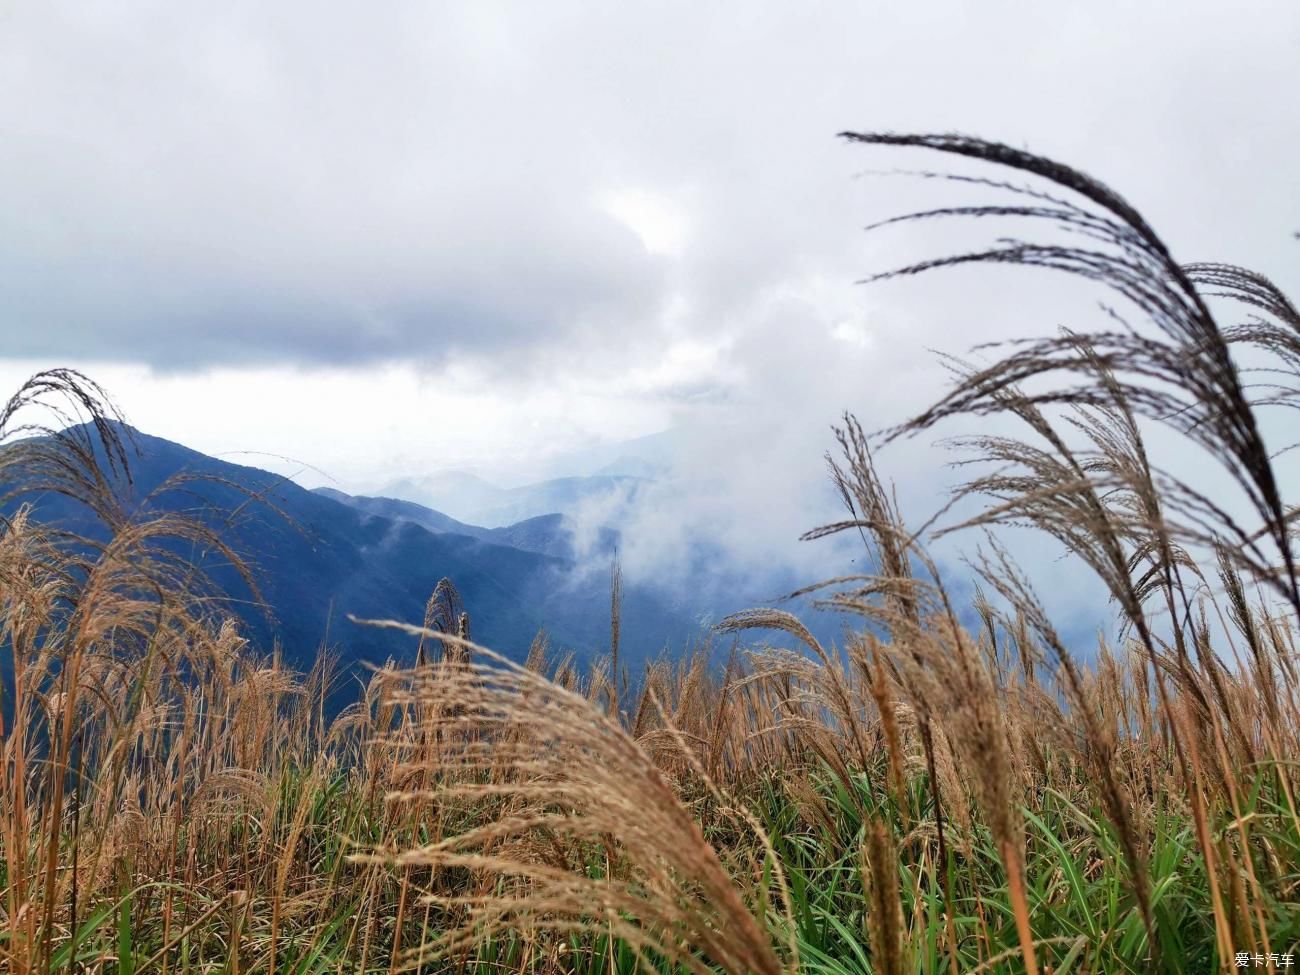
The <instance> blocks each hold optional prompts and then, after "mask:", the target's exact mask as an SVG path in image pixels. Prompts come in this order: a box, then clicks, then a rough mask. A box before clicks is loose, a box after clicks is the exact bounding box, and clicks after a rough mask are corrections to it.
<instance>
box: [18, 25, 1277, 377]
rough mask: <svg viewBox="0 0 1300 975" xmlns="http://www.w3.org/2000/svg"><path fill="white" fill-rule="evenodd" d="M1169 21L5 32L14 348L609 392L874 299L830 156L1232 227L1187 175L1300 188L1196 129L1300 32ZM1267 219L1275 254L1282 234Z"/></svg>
mask: <svg viewBox="0 0 1300 975" xmlns="http://www.w3.org/2000/svg"><path fill="white" fill-rule="evenodd" d="M1184 14H1185V15H1184V16H1182V17H1180V18H1179V19H1178V21H1177V22H1171V21H1170V20H1169V19H1168V18H1164V17H1157V16H1155V15H1153V14H1152V13H1149V12H1148V13H1142V12H1140V11H1132V10H1128V9H1127V8H1126V7H1119V6H1117V7H1115V8H1114V9H1112V10H1110V11H1109V13H1107V12H1105V11H1103V10H1102V9H1101V8H1093V7H1090V8H1089V10H1088V12H1087V15H1086V16H1084V15H1083V14H1081V13H1077V14H1069V13H1063V12H1061V11H1053V12H1051V13H1050V14H1049V13H1048V12H1047V11H1039V10H1034V9H1026V8H1025V7H1024V6H1023V5H1019V4H992V5H981V6H980V8H979V9H978V10H974V9H972V8H969V7H968V6H967V5H964V4H956V3H938V4H933V5H927V6H925V7H920V8H918V7H916V6H913V5H909V6H908V7H906V8H905V9H904V8H902V7H898V6H895V5H889V6H886V5H834V4H832V5H826V6H824V7H819V8H818V12H817V15H816V16H811V15H808V13H807V12H806V11H794V10H789V11H784V12H783V11H779V10H765V11H761V12H760V11H755V10H753V9H752V7H750V6H743V5H742V6H735V7H728V6H727V5H716V6H715V5H709V6H708V7H706V8H700V7H699V6H698V5H686V4H669V5H654V6H653V7H645V8H633V7H627V6H620V7H619V8H618V9H617V10H614V9H609V10H603V11H596V10H592V9H591V8H590V7H589V6H586V5H581V4H563V3H562V4H560V5H558V6H550V5H548V7H547V8H546V9H542V8H539V7H534V6H531V5H522V4H520V5H501V4H490V3H488V4H464V5H455V4H451V5H441V4H440V5H434V6H429V5H427V4H417V3H402V2H397V3H393V4H384V5H383V6H382V7H381V8H376V7H374V6H373V5H362V4H350V3H336V4H316V3H287V4H282V5H277V6H276V8H275V9H274V10H270V9H268V8H267V7H266V6H265V5H263V4H255V3H234V4H223V5H220V6H219V7H188V6H186V7H177V6H175V5H170V4H163V3H148V2H142V3H136V4H127V5H116V4H103V5H97V4H61V3H53V4H39V5H38V4H31V5H22V6H20V7H17V8H13V9H11V10H10V11H9V12H8V13H7V14H6V15H5V17H6V19H5V24H4V30H3V31H2V32H0V65H2V66H3V67H0V127H2V128H3V131H4V132H5V134H6V137H5V149H4V151H3V152H0V224H2V225H3V226H4V227H5V232H4V234H3V235H2V236H0V322H3V323H4V325H3V328H4V330H5V339H6V350H7V352H8V354H9V355H14V356H61V357H68V356H76V357H78V358H83V359H84V358H97V359H114V360H120V361H130V362H145V363H149V364H150V365H153V366H156V367H159V368H187V369H197V368H205V367H210V366H212V365H215V364H224V365H250V364H297V365H313V364H316V365H322V364H323V365H338V364H346V365H357V364H360V363H366V362H384V361H393V360H404V361H418V362H424V363H439V364H441V363H446V362H447V361H449V360H452V359H455V358H458V357H461V358H471V359H480V360H483V361H486V362H491V363H495V364H497V365H499V366H500V367H501V369H502V370H503V371H507V372H511V373H518V372H519V371H520V370H524V371H528V372H530V373H537V372H544V371H546V370H547V369H551V368H554V365H555V363H556V362H557V361H562V360H563V359H564V358H565V357H569V358H570V359H572V357H575V356H582V357H583V358H584V359H586V360H589V361H592V362H593V363H594V364H596V365H598V366H601V367H609V366H611V365H614V366H617V365H619V364H622V363H625V362H626V360H627V358H628V357H636V356H646V355H652V354H654V351H655V350H657V349H658V348H659V347H661V346H662V345H663V344H664V343H666V342H669V341H671V340H672V339H673V338H675V337H678V336H679V335H680V334H681V333H682V332H690V333H691V334H693V335H696V336H698V335H699V334H701V333H710V332H715V331H716V330H718V329H720V328H726V327H728V323H730V324H733V325H734V319H735V315H736V311H737V308H738V305H740V304H742V303H744V302H745V301H747V300H748V296H750V295H751V294H752V293H753V292H754V291H755V290H757V289H759V288H763V287H766V286H768V285H770V284H771V283H772V282H773V281H780V280H783V279H784V280H789V279H792V278H797V277H799V276H801V275H802V274H803V273H804V271H806V269H807V268H809V267H817V268H820V269H821V270H822V271H823V272H824V273H826V274H828V275H831V276H833V277H834V279H835V280H837V281H839V282H840V283H841V284H843V283H845V282H847V281H849V280H851V279H852V277H853V275H854V274H856V273H858V272H860V271H862V270H864V269H865V268H864V266H863V264H862V263H861V261H860V258H861V257H862V256H863V250H862V247H861V245H860V243H858V242H856V241H855V236H856V228H857V226H858V225H860V223H862V222H864V221H865V220H866V219H867V218H869V217H871V216H875V215H876V210H875V208H874V206H868V205H866V204H868V203H872V204H877V205H878V204H880V203H882V202H887V200H888V198H889V195H891V194H893V193H894V192H896V191H894V190H885V191H883V192H882V191H881V190H880V189H879V188H878V187H865V183H858V184H853V183H851V182H850V180H849V176H850V174H851V173H852V172H853V171H854V170H855V169H857V168H860V167H862V166H865V165H871V164H874V163H875V162H876V160H868V159H867V158H866V157H865V156H864V155H862V154H860V153H857V152H854V151H849V150H847V149H846V148H845V147H843V146H840V145H837V144H836V143H835V140H834V139H833V133H834V132H836V131H837V130H839V129H842V128H845V127H853V126H868V127H875V128H881V127H886V128H887V127H906V128H923V129H934V128H940V129H942V128H950V127H960V128H963V129H976V130H980V131H984V132H988V133H989V134H992V135H996V136H1003V137H1006V138H1010V139H1012V140H1015V141H1022V140H1026V139H1032V141H1033V145H1034V146H1035V147H1036V148H1043V149H1048V150H1052V151H1057V152H1061V153H1062V154H1065V155H1068V156H1069V157H1070V158H1072V159H1076V160H1078V161H1079V162H1081V163H1083V164H1084V165H1087V166H1089V167H1094V166H1095V168H1096V169H1097V171H1099V172H1102V173H1104V174H1106V175H1107V176H1111V177H1130V176H1136V177H1137V178H1135V179H1134V180H1133V183H1129V184H1126V185H1134V184H1136V188H1137V189H1138V190H1141V191H1143V192H1144V193H1145V194H1146V199H1145V200H1144V201H1143V202H1151V203H1153V204H1154V205H1155V206H1156V208H1157V209H1160V208H1166V209H1171V210H1173V212H1174V215H1175V216H1176V218H1177V219H1176V222H1175V227H1174V229H1175V230H1180V229H1193V230H1196V231H1201V233H1202V234H1203V233H1204V231H1203V228H1202V227H1200V226H1197V224H1198V223H1200V221H1202V220H1204V221H1205V222H1206V223H1207V224H1208V225H1210V226H1227V227H1228V228H1229V230H1231V229H1232V228H1233V227H1234V223H1233V222H1232V221H1227V222H1225V221H1221V220H1219V219H1218V218H1219V217H1220V216H1221V215H1222V213H1223V210H1224V202H1225V201H1223V199H1222V197H1221V196H1220V194H1221V193H1223V192H1224V191H1225V190H1226V192H1227V194H1228V202H1229V205H1230V204H1231V203H1236V204H1243V203H1244V202H1246V201H1248V200H1249V199H1250V196H1249V194H1248V193H1247V191H1246V188H1245V187H1242V186H1241V185H1239V184H1236V183H1231V184H1230V185H1227V186H1224V185H1218V186H1215V187H1213V192H1211V191H1210V187H1205V186H1196V185H1194V184H1193V183H1191V181H1190V180H1191V178H1192V175H1193V174H1191V173H1187V172H1186V171H1187V169H1188V165H1187V162H1186V160H1187V159H1188V158H1189V157H1191V156H1192V154H1193V153H1195V154H1198V155H1199V156H1201V157H1202V158H1197V159H1196V160H1195V161H1194V163H1193V169H1194V172H1195V173H1199V174H1201V175H1204V174H1205V172H1206V171H1207V169H1209V168H1214V169H1217V170H1218V171H1219V172H1225V171H1227V170H1230V169H1237V170H1240V168H1241V167H1242V166H1243V165H1249V164H1250V163H1251V161H1252V160H1254V159H1259V158H1273V159H1277V160H1282V159H1286V158H1290V157H1291V156H1293V155H1294V152H1293V150H1294V149H1295V147H1296V132H1295V127H1294V125H1293V124H1290V123H1288V122H1287V121H1286V120H1285V119H1284V118H1279V117H1277V116H1276V115H1272V116H1270V123H1269V125H1268V127H1267V128H1264V129H1261V128H1259V127H1257V126H1254V125H1253V123H1251V122H1250V121H1249V119H1247V118H1244V117H1243V115H1242V112H1241V111H1239V110H1238V109H1237V108H1234V109H1233V111H1231V112H1217V113H1214V118H1215V123H1214V130H1215V131H1214V135H1213V137H1212V138H1211V137H1209V136H1208V134H1207V133H1208V130H1209V127H1208V126H1206V125H1205V124H1203V118H1204V116H1203V114H1202V113H1203V111H1204V110H1206V109H1208V108H1210V107H1212V106H1214V105H1216V104H1217V105H1220V106H1226V105H1227V104H1232V105H1234V106H1239V105H1241V104H1243V103H1245V101H1246V99H1247V98H1248V96H1249V95H1250V93H1253V92H1258V91H1263V90H1273V91H1283V90H1289V87H1292V86H1289V85H1288V84H1287V83H1286V82H1287V81H1288V80H1290V81H1294V80H1295V79H1294V69H1293V68H1292V67H1291V64H1292V60H1293V59H1290V58H1288V57H1286V56H1284V55H1286V54H1287V53H1288V52H1289V51H1290V50H1292V49H1293V43H1292V42H1293V41H1294V40H1295V38H1296V32H1297V21H1298V20H1300V18H1298V17H1297V16H1296V14H1295V11H1294V8H1293V7H1292V6H1290V5H1286V4H1283V3H1278V4H1275V5H1257V6H1255V7H1253V8H1249V9H1244V10H1242V11H1239V12H1237V13H1234V18H1233V23H1234V24H1241V25H1242V29H1246V26H1247V25H1255V26H1257V27H1260V28H1265V27H1267V29H1266V30H1264V29H1261V30H1259V31H1252V34H1251V44H1250V47H1249V50H1248V49H1247V48H1246V47H1244V46H1236V45H1230V46H1227V47H1226V48H1225V49H1222V50H1217V49H1216V50H1213V55H1214V56H1213V57H1208V58H1207V57H1203V56H1202V55H1205V54H1209V53H1211V50H1210V49H1212V48H1214V47H1215V46H1216V45H1218V44H1219V43H1220V41H1221V40H1222V33H1221V31H1220V30H1219V28H1218V26H1216V25H1218V24H1219V22H1220V21H1221V17H1220V16H1219V15H1218V11H1217V8H1213V7H1210V6H1206V7H1205V8H1204V11H1203V16H1200V17H1198V16H1197V14H1196V12H1195V10H1193V9H1191V8H1188V9H1187V10H1186V11H1184ZM975 39H979V40H978V41H977V42H975ZM1270 51H1273V53H1274V54H1276V55H1277V56H1275V57H1270V56H1269V52H1270ZM1247 58H1248V62H1249V68H1250V70H1249V72H1242V73H1241V74H1240V75H1236V74H1233V72H1234V71H1235V70H1236V67H1242V68H1244V67H1246V66H1247ZM1234 64H1235V65H1236V67H1228V66H1229V65H1234ZM1213 65H1223V67H1221V68H1215V67H1213ZM1234 92H1235V94H1234ZM1143 105H1146V106H1149V107H1148V108H1143V107H1142V106H1143ZM1247 114H1248V113H1247ZM1195 167H1200V168H1199V169H1196V168H1195ZM1139 174H1140V175H1139ZM1223 182H1224V183H1229V181H1228V180H1224V181H1223ZM1166 183H1169V184H1172V185H1171V186H1166V185H1165V184H1166ZM864 187H865V188H864ZM1175 187H1176V188H1177V189H1179V190H1181V192H1180V193H1176V192H1173V190H1174V189H1175ZM1280 199H1281V201H1282V206H1283V207H1285V206H1287V205H1290V206H1291V207H1292V210H1294V206H1295V204H1294V202H1291V203H1290V204H1288V203H1287V202H1286V200H1287V199H1288V198H1287V197H1282V198H1280ZM1189 200H1191V201H1195V203H1194V204H1190V206H1192V207H1193V209H1194V210H1196V211H1199V215H1197V214H1196V213H1189V212H1188V211H1187V209H1186V208H1187V207H1189V203H1188V201H1189ZM1257 209H1259V210H1260V211H1261V212H1260V214H1259V217H1258V218H1257V219H1255V220H1252V221H1251V223H1252V225H1253V229H1254V230H1256V231H1258V233H1257V234H1256V235H1255V236H1256V238H1257V239H1260V240H1264V241H1269V242H1270V244H1269V246H1273V244H1274V243H1275V242H1276V241H1277V240H1278V239H1279V238H1280V232H1281V231H1286V232H1290V231H1292V230H1294V226H1293V225H1294V224H1296V223H1297V222H1298V221H1297V220H1296V219H1295V214H1294V212H1292V213H1291V214H1289V215H1288V216H1289V217H1290V221H1289V222H1288V223H1287V224H1286V225H1285V227H1283V226H1281V225H1280V222H1279V221H1278V220H1275V219H1273V218H1272V217H1271V216H1270V214H1269V212H1268V208H1259V207H1257ZM1157 215H1159V214H1157ZM1211 220H1213V221H1214V222H1213V223H1210V221H1211ZM1237 222H1238V223H1240V218H1238V220H1237ZM1275 223H1278V224H1279V225H1278V226H1276V227H1274V226H1272V225H1273V224H1275ZM1270 231H1272V233H1270ZM1206 242H1207V243H1209V242H1210V241H1208V240H1207V241H1206ZM683 296H684V297H685V298H686V299H687V300H688V301H689V304H690V306H691V308H692V309H694V314H693V315H692V316H690V317H689V318H688V319H687V320H682V318H681V317H680V316H679V315H676V314H675V312H674V309H676V308H679V307H680V305H681V302H680V301H679V299H680V298H681V297H683Z"/></svg>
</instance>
